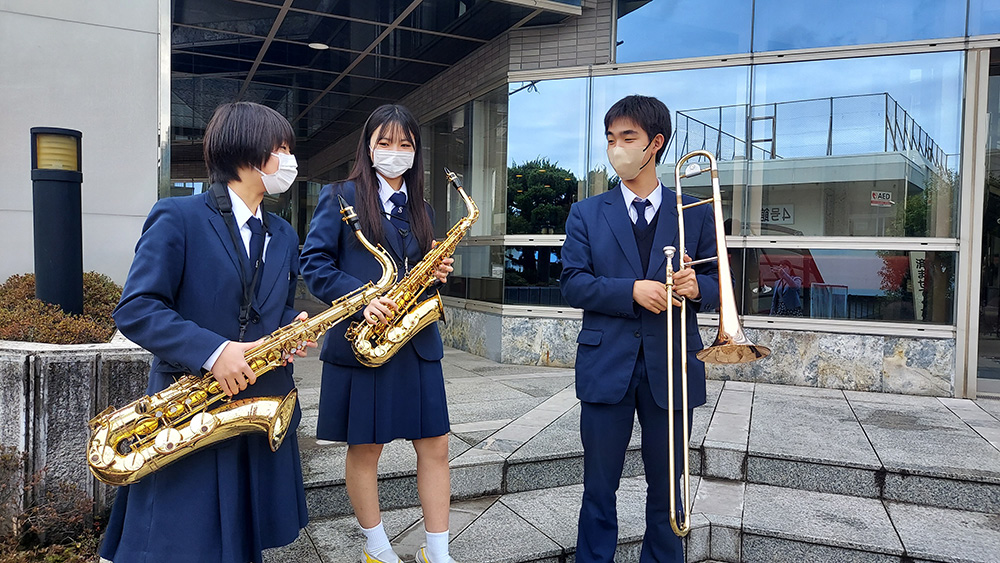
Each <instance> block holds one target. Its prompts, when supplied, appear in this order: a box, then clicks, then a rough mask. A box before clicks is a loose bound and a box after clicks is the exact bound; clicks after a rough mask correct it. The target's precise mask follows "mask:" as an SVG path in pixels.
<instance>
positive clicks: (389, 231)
mask: <svg viewBox="0 0 1000 563" xmlns="http://www.w3.org/2000/svg"><path fill="white" fill-rule="evenodd" d="M382 231H383V232H384V233H385V240H386V242H388V243H389V246H390V247H391V250H392V252H393V253H394V254H395V257H394V258H396V260H397V262H396V264H397V265H402V264H403V258H405V257H406V249H405V248H404V247H403V237H402V236H400V234H399V229H397V228H396V225H393V224H392V223H391V222H390V221H389V219H388V218H386V216H385V214H382Z"/></svg>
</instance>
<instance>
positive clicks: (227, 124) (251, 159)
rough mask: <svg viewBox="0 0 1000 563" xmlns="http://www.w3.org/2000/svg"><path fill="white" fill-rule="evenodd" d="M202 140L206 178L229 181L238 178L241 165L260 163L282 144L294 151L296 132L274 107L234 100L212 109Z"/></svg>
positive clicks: (253, 165)
mask: <svg viewBox="0 0 1000 563" xmlns="http://www.w3.org/2000/svg"><path fill="white" fill-rule="evenodd" d="M203 144H204V150H205V164H206V165H207V166H208V175H209V180H210V181H211V182H229V181H233V180H237V179H239V172H238V171H239V169H240V168H243V167H248V168H249V167H259V166H261V165H263V164H264V162H266V161H267V159H268V158H269V157H270V155H271V153H272V152H273V151H275V150H276V149H278V148H280V147H281V145H287V146H288V150H289V152H291V151H293V150H294V149H295V132H294V131H292V126H291V125H290V124H289V123H288V120H287V119H285V118H284V116H282V115H281V114H280V113H278V112H277V111H275V110H273V109H271V108H269V107H267V106H262V105H260V104H255V103H253V102H235V103H230V104H223V105H221V106H219V107H218V108H217V109H216V110H215V115H213V116H212V119H211V121H209V123H208V126H207V127H206V128H205V137H204V141H203Z"/></svg>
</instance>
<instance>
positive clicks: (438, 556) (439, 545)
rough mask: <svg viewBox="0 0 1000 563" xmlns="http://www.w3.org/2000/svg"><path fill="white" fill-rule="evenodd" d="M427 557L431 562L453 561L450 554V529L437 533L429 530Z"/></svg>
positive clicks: (443, 562) (446, 562) (444, 562)
mask: <svg viewBox="0 0 1000 563" xmlns="http://www.w3.org/2000/svg"><path fill="white" fill-rule="evenodd" d="M425 532H426V530H425ZM427 558H428V559H430V561H431V563H448V562H449V561H451V556H450V555H448V530H445V531H443V532H439V533H436V534H435V533H431V532H427Z"/></svg>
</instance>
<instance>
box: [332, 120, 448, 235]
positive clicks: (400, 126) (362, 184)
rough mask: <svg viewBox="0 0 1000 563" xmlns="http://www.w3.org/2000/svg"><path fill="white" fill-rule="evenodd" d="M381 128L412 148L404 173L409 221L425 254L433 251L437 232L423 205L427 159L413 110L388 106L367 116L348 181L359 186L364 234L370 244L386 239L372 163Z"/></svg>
mask: <svg viewBox="0 0 1000 563" xmlns="http://www.w3.org/2000/svg"><path fill="white" fill-rule="evenodd" d="M379 128H383V129H382V134H383V135H388V136H401V137H403V138H405V139H406V140H407V141H409V142H410V144H412V145H413V150H414V151H415V154H414V155H413V166H411V167H410V169H409V170H407V171H406V172H403V181H404V182H406V193H407V198H406V212H407V214H408V215H409V218H410V231H412V232H413V235H414V236H415V237H416V238H417V242H418V243H419V244H420V251H421V252H423V253H424V254H426V253H427V251H429V250H430V249H431V244H432V243H433V240H434V231H433V229H432V227H431V218H430V216H429V215H428V214H427V207H426V204H425V203H424V160H423V150H422V147H421V144H420V125H419V124H418V123H417V120H416V118H414V117H413V114H412V113H410V110H408V109H406V108H405V107H403V106H401V105H396V104H385V105H382V106H379V107H377V108H375V111H373V112H372V114H371V115H370V116H369V117H368V121H366V122H365V125H364V127H363V128H362V130H361V138H360V139H358V150H357V153H356V154H355V156H354V169H353V170H351V174H350V176H348V177H347V179H348V180H351V181H353V182H354V185H355V186H356V191H355V197H354V199H355V201H354V207H355V209H356V211H357V213H358V220H359V221H360V222H361V231H362V232H363V233H364V234H365V237H367V238H368V240H371V241H382V240H384V238H383V236H384V234H385V233H384V230H383V228H382V214H383V212H384V208H383V207H382V200H381V199H379V197H378V190H379V182H378V178H377V177H376V176H375V168H374V165H373V163H372V156H371V150H372V147H371V146H369V144H368V143H370V142H371V138H372V133H374V132H375V131H378V130H379Z"/></svg>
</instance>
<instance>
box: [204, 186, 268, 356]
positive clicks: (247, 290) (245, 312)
mask: <svg viewBox="0 0 1000 563" xmlns="http://www.w3.org/2000/svg"><path fill="white" fill-rule="evenodd" d="M210 191H211V193H212V197H213V199H214V200H215V206H216V207H217V208H218V209H219V212H220V213H222V219H223V221H225V222H226V230H227V231H229V238H230V239H232V241H233V246H234V247H235V249H236V254H237V256H242V255H243V253H244V252H245V249H244V248H243V241H242V240H240V239H239V237H238V236H237V234H236V233H237V232H238V231H237V228H236V220H235V219H233V202H232V200H230V199H229V190H228V189H227V187H226V185H225V184H223V183H220V182H216V183H214V184H212V187H211V188H210ZM267 215H268V214H267V213H266V212H264V213H261V216H262V217H263V221H262V224H263V226H264V233H265V236H266V234H267V233H268V232H270V231H269V230H268V222H267ZM261 254H263V248H262V249H261ZM261 258H262V256H251V257H249V259H250V264H251V265H252V264H259V263H260V262H261ZM239 270H240V285H241V286H242V290H243V296H242V299H241V301H240V319H239V320H240V337H239V341H240V342H242V341H243V336H244V335H245V334H246V330H247V325H249V324H250V319H251V317H256V318H258V319H259V318H260V314H259V313H258V312H257V311H255V310H254V307H253V296H254V294H255V293H256V292H257V284H258V283H259V282H260V271H261V270H263V268H260V267H258V268H254V271H253V277H252V279H250V280H247V278H248V277H249V276H248V272H247V271H246V268H243V267H240V269H239Z"/></svg>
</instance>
